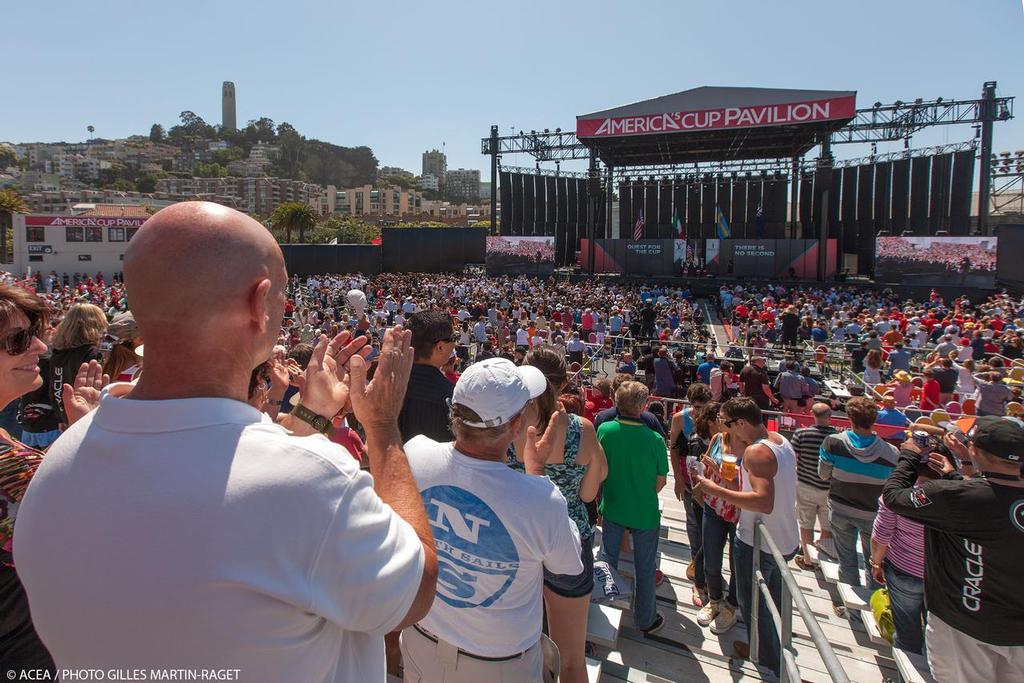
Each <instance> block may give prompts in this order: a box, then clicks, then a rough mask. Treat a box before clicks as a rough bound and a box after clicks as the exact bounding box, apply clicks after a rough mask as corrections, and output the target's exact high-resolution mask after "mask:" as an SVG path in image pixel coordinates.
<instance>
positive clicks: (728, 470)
mask: <svg viewBox="0 0 1024 683" xmlns="http://www.w3.org/2000/svg"><path fill="white" fill-rule="evenodd" d="M735 478H736V455H735V454H733V453H723V454H722V479H723V480H725V481H732V480H733V479H735Z"/></svg>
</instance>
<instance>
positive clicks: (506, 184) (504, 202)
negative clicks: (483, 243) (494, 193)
mask: <svg viewBox="0 0 1024 683" xmlns="http://www.w3.org/2000/svg"><path fill="white" fill-rule="evenodd" d="M511 176H512V174H511V173H509V172H508V171H502V172H501V173H499V174H498V182H499V185H498V201H499V202H501V213H500V214H499V215H498V232H499V234H502V235H511V234H512V210H513V209H512V180H511Z"/></svg>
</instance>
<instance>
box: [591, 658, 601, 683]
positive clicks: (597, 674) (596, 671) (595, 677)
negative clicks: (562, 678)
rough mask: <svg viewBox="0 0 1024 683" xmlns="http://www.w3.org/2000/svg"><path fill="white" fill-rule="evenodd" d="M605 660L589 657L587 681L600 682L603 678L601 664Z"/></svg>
mask: <svg viewBox="0 0 1024 683" xmlns="http://www.w3.org/2000/svg"><path fill="white" fill-rule="evenodd" d="M602 665H603V662H601V661H599V660H597V659H591V658H590V657H587V681H589V682H590V683H598V681H600V680H601V666H602Z"/></svg>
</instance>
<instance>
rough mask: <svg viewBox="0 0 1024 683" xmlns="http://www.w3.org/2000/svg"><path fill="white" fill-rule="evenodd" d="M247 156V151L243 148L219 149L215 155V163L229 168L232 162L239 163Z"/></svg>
mask: <svg viewBox="0 0 1024 683" xmlns="http://www.w3.org/2000/svg"><path fill="white" fill-rule="evenodd" d="M244 156H245V150H243V149H242V148H241V147H228V148H227V149H218V150H217V151H216V152H214V153H213V161H214V163H218V164H220V165H222V166H227V165H228V164H230V163H231V162H232V161H238V160H239V159H241V158H243V157H244Z"/></svg>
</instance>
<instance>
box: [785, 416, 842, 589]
mask: <svg viewBox="0 0 1024 683" xmlns="http://www.w3.org/2000/svg"><path fill="white" fill-rule="evenodd" d="M811 413H812V414H813V415H814V424H813V425H812V426H810V427H804V428H803V429H798V430H796V432H794V433H793V440H792V442H791V443H792V444H793V450H794V451H796V480H797V484H796V508H797V514H798V518H799V522H800V552H801V554H800V555H798V556H797V558H796V563H797V565H798V566H799V567H800V568H801V569H813V568H814V563H813V562H812V561H811V558H810V557H809V556H808V554H807V547H808V546H809V545H811V544H813V543H814V520H815V519H817V520H818V526H819V527H820V528H821V536H820V537H819V538H818V542H817V544H815V545H817V547H818V548H819V549H820V550H821V551H822V552H824V553H825V554H826V555H829V556H830V557H835V545H834V544H833V542H832V527H831V526H829V523H828V482H827V481H824V480H823V479H822V478H821V477H819V476H818V453H819V451H820V450H821V442H822V441H824V440H825V437H827V436H829V435H831V434H835V433H836V429H835V427H833V426H832V425H831V424H829V420H830V419H831V417H832V408H830V407H829V405H828V404H827V403H815V404H814V405H813V406H811Z"/></svg>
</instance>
